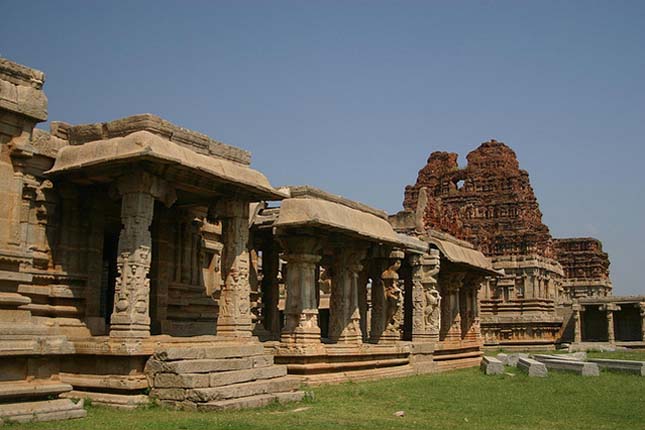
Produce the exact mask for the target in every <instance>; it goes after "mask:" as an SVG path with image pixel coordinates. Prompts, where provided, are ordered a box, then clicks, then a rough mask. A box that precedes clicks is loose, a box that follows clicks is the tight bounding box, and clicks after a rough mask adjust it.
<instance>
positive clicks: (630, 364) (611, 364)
mask: <svg viewBox="0 0 645 430" xmlns="http://www.w3.org/2000/svg"><path fill="white" fill-rule="evenodd" d="M588 361H590V362H592V363H596V364H597V365H598V367H600V368H601V369H607V370H615V371H618V372H626V373H634V374H636V375H640V376H645V361H635V360H612V359H608V358H590V359H589V360H588Z"/></svg>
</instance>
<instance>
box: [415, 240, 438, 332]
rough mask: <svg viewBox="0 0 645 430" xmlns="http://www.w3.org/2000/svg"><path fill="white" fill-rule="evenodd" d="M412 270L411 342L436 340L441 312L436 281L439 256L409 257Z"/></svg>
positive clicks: (435, 254) (434, 254)
mask: <svg viewBox="0 0 645 430" xmlns="http://www.w3.org/2000/svg"><path fill="white" fill-rule="evenodd" d="M408 260H409V262H410V267H411V268H412V340H413V341H423V340H436V339H438V337H439V328H440V325H441V311H440V300H441V297H440V296H439V291H438V290H437V281H436V279H435V278H434V276H435V275H436V274H437V273H438V272H439V255H438V253H432V254H431V255H414V254H413V255H411V256H409V257H408Z"/></svg>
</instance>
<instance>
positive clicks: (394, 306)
mask: <svg viewBox="0 0 645 430" xmlns="http://www.w3.org/2000/svg"><path fill="white" fill-rule="evenodd" d="M388 257H389V258H388V259H387V263H386V264H387V268H386V269H385V270H384V271H383V272H381V273H379V274H378V276H375V278H374V282H373V283H372V304H373V308H372V320H371V325H372V327H371V330H370V341H371V342H372V343H379V342H388V343H391V342H396V341H398V340H400V339H401V330H400V328H401V325H402V324H403V306H402V305H403V294H402V291H401V288H400V286H399V275H398V273H397V271H398V270H399V268H400V267H401V259H403V258H404V257H405V254H404V253H403V252H402V251H397V250H395V251H392V252H390V254H389V256H388ZM379 263H380V264H376V265H375V266H376V267H377V268H380V267H382V261H380V262H379Z"/></svg>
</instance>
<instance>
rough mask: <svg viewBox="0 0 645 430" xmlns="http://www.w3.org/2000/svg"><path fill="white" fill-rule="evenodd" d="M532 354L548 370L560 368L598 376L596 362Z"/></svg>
mask: <svg viewBox="0 0 645 430" xmlns="http://www.w3.org/2000/svg"><path fill="white" fill-rule="evenodd" d="M539 355H540V354H538V356H534V358H535V359H536V360H538V361H540V362H542V363H544V365H545V366H546V367H547V369H549V370H561V371H566V372H574V373H577V374H579V375H582V376H599V375H600V370H599V369H598V365H597V364H596V363H589V362H587V361H579V360H571V359H569V360H567V359H564V360H562V359H550V358H540V357H539Z"/></svg>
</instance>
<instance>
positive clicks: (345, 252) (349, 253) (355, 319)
mask: <svg viewBox="0 0 645 430" xmlns="http://www.w3.org/2000/svg"><path fill="white" fill-rule="evenodd" d="M335 255H336V258H335V260H334V270H333V272H334V276H333V278H332V288H331V299H330V309H329V311H330V318H329V340H331V341H332V342H343V343H357V344H360V343H362V338H363V335H362V333H361V327H360V313H359V309H358V277H359V274H360V272H361V270H363V266H362V265H361V264H360V261H361V260H362V259H363V258H365V252H364V251H362V250H357V249H352V248H347V247H343V248H340V249H338V251H337V253H336V254H335Z"/></svg>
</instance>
